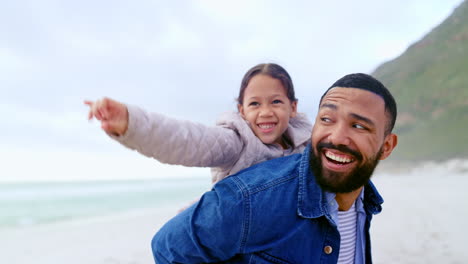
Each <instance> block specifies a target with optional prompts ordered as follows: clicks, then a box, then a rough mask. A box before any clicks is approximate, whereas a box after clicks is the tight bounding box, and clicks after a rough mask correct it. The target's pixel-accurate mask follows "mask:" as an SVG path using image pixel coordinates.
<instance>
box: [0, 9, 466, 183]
mask: <svg viewBox="0 0 468 264" xmlns="http://www.w3.org/2000/svg"><path fill="white" fill-rule="evenodd" d="M461 2H462V1H461V0H438V1H435V0H433V1H423V0H407V1H403V0H395V1H371V0H365V1H364V0H363V1H359V0H355V1H338V0H331V1H252V0H250V1H247V0H245V1H244V0H237V1H221V0H208V1H149V0H148V1H138V0H136V1H116V0H113V1H109V0H103V1H90V0H82V1H58V0H55V1H54V0H43V1H33V0H31V1H25V0H18V1H3V2H2V4H1V8H0V33H1V34H0V131H1V132H0V133H1V136H0V146H1V147H0V160H1V164H2V165H1V166H0V181H2V180H3V181H5V180H7V181H16V180H20V181H22V180H47V179H53V180H74V179H123V178H145V177H146V178H148V177H149V178H157V177H173V176H202V177H206V178H207V180H208V179H209V171H208V170H207V169H193V168H190V169H186V168H182V167H176V166H163V165H161V164H159V163H158V162H156V161H153V160H150V159H147V158H145V157H143V156H140V155H139V154H137V153H135V152H131V151H129V150H127V149H125V148H124V147H122V146H120V145H118V144H117V143H115V142H113V141H112V140H110V139H109V138H107V136H106V135H104V133H103V132H102V131H100V129H99V126H98V124H97V122H93V123H89V122H88V121H87V109H86V107H85V106H84V105H83V104H82V102H83V100H84V99H97V98H100V97H102V96H109V97H112V98H115V99H117V100H120V101H123V102H126V103H130V104H136V105H140V106H143V107H144V108H146V109H148V110H150V111H158V112H161V113H165V114H167V115H171V116H174V117H177V118H181V119H190V120H193V121H197V122H202V123H205V124H213V123H214V122H215V120H216V118H217V116H218V115H219V114H220V113H222V112H224V111H230V110H235V109H236V105H235V101H234V98H236V96H237V93H238V89H239V84H240V80H241V78H242V76H243V74H244V73H245V72H246V71H247V70H248V69H249V68H250V67H252V66H254V65H255V64H258V63H261V62H275V63H278V64H280V65H282V66H284V67H285V68H286V69H287V70H288V72H289V73H290V75H291V77H292V78H293V82H294V84H295V87H296V95H297V97H298V98H299V110H300V111H301V112H305V113H307V114H308V116H309V118H310V119H311V120H313V118H314V117H315V113H316V108H317V103H318V99H319V98H320V96H321V94H322V93H323V92H324V90H325V89H326V88H327V87H328V86H329V85H331V84H332V83H333V82H334V81H335V80H337V79H338V78H340V77H342V76H343V75H345V74H348V73H352V72H365V73H371V72H372V71H373V70H374V69H375V68H376V67H377V66H378V65H380V64H381V63H383V62H385V61H387V60H390V59H393V58H395V57H397V56H398V55H400V54H401V53H402V52H404V51H405V49H406V48H407V47H408V46H409V45H410V44H412V43H414V42H415V41H417V40H419V39H420V38H422V37H423V36H424V35H425V34H427V33H428V32H429V31H430V30H431V29H432V28H434V27H435V26H437V25H438V24H439V23H440V22H442V21H443V20H444V19H445V18H446V17H447V16H448V15H450V14H451V12H452V11H453V9H454V8H455V7H456V6H458V5H459V4H460V3H461Z"/></svg>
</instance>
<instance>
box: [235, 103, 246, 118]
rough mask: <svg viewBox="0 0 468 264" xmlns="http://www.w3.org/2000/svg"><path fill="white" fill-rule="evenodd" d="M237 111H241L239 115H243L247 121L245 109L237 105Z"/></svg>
mask: <svg viewBox="0 0 468 264" xmlns="http://www.w3.org/2000/svg"><path fill="white" fill-rule="evenodd" d="M237 110H238V111H239V114H240V115H241V117H242V118H244V119H245V115H244V107H243V106H242V105H241V104H237Z"/></svg>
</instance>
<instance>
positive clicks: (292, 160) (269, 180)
mask: <svg viewBox="0 0 468 264" xmlns="http://www.w3.org/2000/svg"><path fill="white" fill-rule="evenodd" d="M301 157H302V154H293V155H289V156H286V157H281V158H276V159H272V160H268V161H264V162H261V163H258V164H256V165H253V166H251V167H249V168H246V169H244V170H241V171H239V172H238V173H236V174H233V175H231V176H229V177H227V178H226V179H224V180H222V181H221V182H219V183H218V184H222V183H223V182H225V183H229V184H234V185H235V186H236V187H237V189H239V190H240V191H244V192H247V193H251V192H253V191H256V190H261V189H266V188H270V187H274V186H276V185H278V184H281V183H283V182H287V181H289V180H293V179H295V178H297V177H298V176H299V170H298V169H299V163H300V160H301Z"/></svg>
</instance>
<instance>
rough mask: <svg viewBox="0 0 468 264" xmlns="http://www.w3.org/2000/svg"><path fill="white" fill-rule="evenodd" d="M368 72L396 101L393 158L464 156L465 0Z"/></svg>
mask: <svg viewBox="0 0 468 264" xmlns="http://www.w3.org/2000/svg"><path fill="white" fill-rule="evenodd" d="M372 75H373V76H375V77H376V78H378V79H379V80H381V81H382V82H383V83H384V84H385V85H386V86H387V87H388V88H389V89H390V90H391V92H392V93H393V94H394V96H395V99H396V100H397V104H398V119H397V124H396V128H395V132H396V133H397V134H398V135H399V144H398V147H397V148H396V149H395V151H394V153H393V154H392V156H391V160H395V161H398V160H401V161H403V160H406V161H422V160H446V159H450V158H457V157H459V158H466V157H468V1H464V2H463V3H462V4H461V5H460V6H459V7H457V8H456V9H455V10H454V12H453V13H452V15H450V16H449V17H448V18H447V19H446V20H445V21H444V22H442V23H441V24H440V25H439V26H437V27H436V28H434V29H433V30H432V31H431V32H430V33H429V34H427V35H426V36H424V37H423V38H422V39H421V40H420V41H418V42H416V43H414V44H413V45H411V46H410V47H409V48H408V49H407V50H406V51H405V52H404V53H403V54H402V55H401V56H399V57H398V58H396V59H394V60H392V61H389V62H386V63H384V64H382V65H381V66H379V67H378V68H377V69H376V70H375V71H374V73H372Z"/></svg>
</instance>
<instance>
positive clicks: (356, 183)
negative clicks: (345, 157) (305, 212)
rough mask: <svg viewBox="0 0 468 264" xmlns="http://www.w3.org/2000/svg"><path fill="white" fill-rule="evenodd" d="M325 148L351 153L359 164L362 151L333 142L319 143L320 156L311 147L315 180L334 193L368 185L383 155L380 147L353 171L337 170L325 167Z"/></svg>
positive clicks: (317, 149)
mask: <svg viewBox="0 0 468 264" xmlns="http://www.w3.org/2000/svg"><path fill="white" fill-rule="evenodd" d="M323 148H327V149H336V150H338V151H340V152H342V153H347V154H350V155H352V156H353V157H354V158H355V159H356V162H358V164H359V163H361V162H362V159H363V158H362V155H361V154H360V153H358V152H356V151H354V150H352V149H350V148H348V147H346V146H343V145H339V146H335V145H333V144H331V143H319V144H317V146H316V149H315V151H316V152H317V153H318V156H317V155H315V151H314V149H313V148H311V150H310V162H309V164H310V165H309V166H310V168H311V170H312V172H313V173H314V175H315V180H316V181H317V183H318V184H319V185H320V187H321V188H322V189H323V190H325V191H329V192H333V193H349V192H352V191H354V190H357V189H359V188H360V187H361V186H364V185H366V184H367V183H368V182H369V179H370V178H371V176H372V173H373V172H374V169H375V167H376V166H377V164H378V163H379V160H380V157H381V156H382V148H380V150H379V151H378V152H377V154H376V155H375V156H374V157H371V158H370V159H369V160H368V161H367V162H366V163H364V164H362V165H358V166H357V167H356V168H354V169H353V170H352V171H351V172H335V171H330V170H328V169H326V168H323V166H322V159H321V153H322V149H323Z"/></svg>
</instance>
